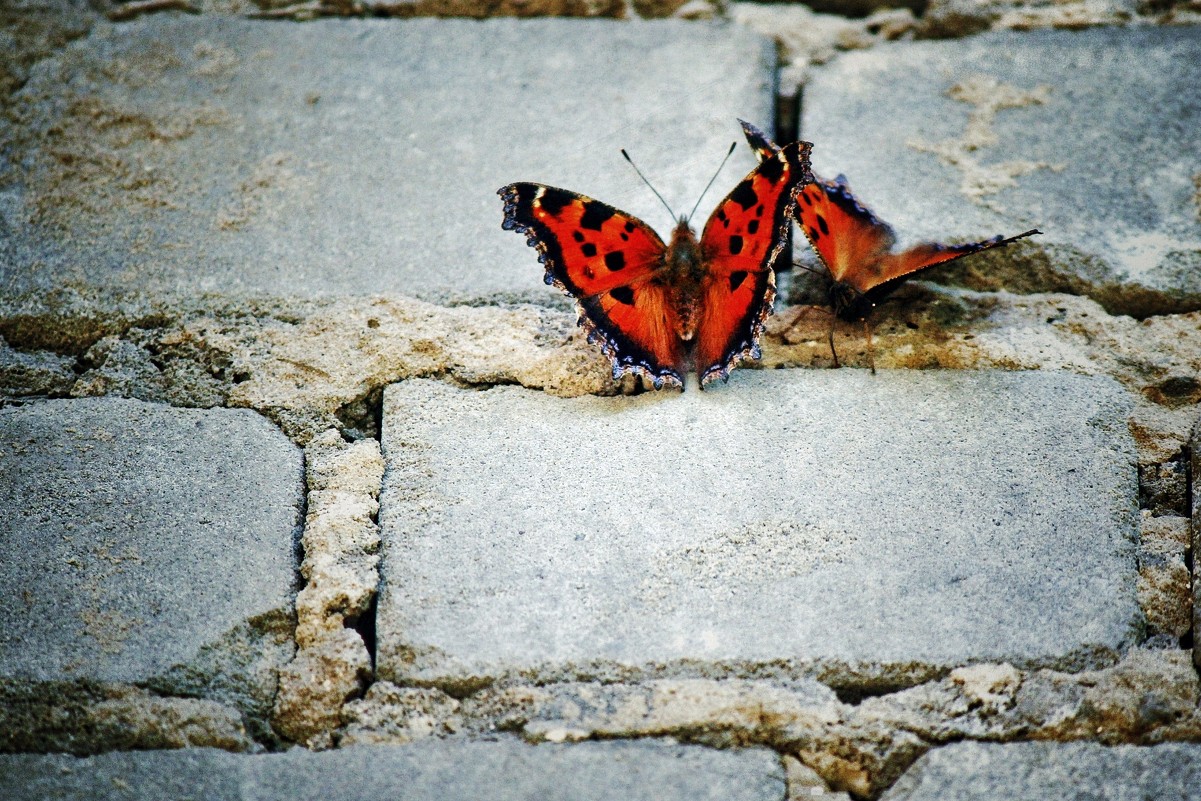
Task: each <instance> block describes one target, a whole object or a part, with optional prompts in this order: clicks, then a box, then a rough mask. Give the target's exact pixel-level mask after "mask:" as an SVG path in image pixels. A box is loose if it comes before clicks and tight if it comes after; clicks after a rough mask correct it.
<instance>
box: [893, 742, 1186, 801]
mask: <svg viewBox="0 0 1201 801" xmlns="http://www.w3.org/2000/svg"><path fill="white" fill-rule="evenodd" d="M998 799H1005V801H1144V800H1145V799H1157V801H1168V799H1171V801H1198V799H1201V745H1198V744H1196V743H1164V744H1161V745H1155V746H1149V747H1148V746H1135V745H1119V746H1104V745H1100V744H1098V743H1006V744H1000V743H974V742H964V743H955V744H954V745H948V746H946V747H943V748H936V749H934V750H933V751H930V752H929V753H927V754H926V755H925V756H923V757H922V758H921V759H919V760H918V761H917V762H916V763H914V765H913V767H911V768H910V769H909V771H908V772H907V773H906V774H905V775H904V776H902V777H901V778H900V780H899V781H898V782H897V783H896V784H895V785H893V787H892V788H891V789H889V790H888V792H886V793H885V794H884V797H883V801H927V800H928V801H998Z"/></svg>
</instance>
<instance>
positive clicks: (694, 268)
mask: <svg viewBox="0 0 1201 801" xmlns="http://www.w3.org/2000/svg"><path fill="white" fill-rule="evenodd" d="M744 125H745V123H744ZM752 127H753V126H752ZM810 148H811V145H810V144H809V143H808V142H797V143H794V144H791V145H788V146H787V147H784V148H776V149H775V150H773V152H771V153H770V154H766V155H764V156H763V157H762V158H761V159H760V164H759V166H758V167H756V168H755V169H754V170H752V171H751V173H750V174H749V175H747V176H746V178H744V179H743V180H742V181H741V182H740V183H739V184H738V185H737V186H736V187H734V190H733V191H732V192H730V194H729V195H727V196H726V198H725V200H723V201H722V202H721V203H719V204H718V206H717V208H716V209H715V210H714V211H713V214H712V215H711V216H710V217H709V220H708V222H706V223H705V228H704V232H703V233H702V234H701V238H700V239H699V240H698V239H697V237H696V234H695V233H694V232H693V230H692V227H691V226H690V225H689V221H688V218H686V217H681V218H680V220H679V223H678V224H677V225H676V228H675V230H674V231H673V232H672V235H671V242H670V244H667V245H665V244H663V240H662V239H660V238H659V236H658V235H657V234H656V233H655V232H654V231H653V230H652V229H651V228H650V226H648V225H647V224H646V223H644V222H642V221H641V220H639V219H637V218H636V217H634V216H632V215H629V214H626V213H625V212H622V211H619V210H617V209H615V208H613V207H612V206H609V205H606V204H604V203H601V202H600V201H599V200H593V199H592V198H590V197H586V196H584V195H580V194H576V193H575V192H569V191H567V190H565V189H556V188H555V187H553V186H545V185H543V184H533V183H515V184H509V185H508V186H505V187H502V188H501V189H499V190H498V191H497V194H499V195H500V196H501V198H502V199H503V200H504V204H505V206H504V212H505V218H504V223H503V225H502V227H503V228H504V229H505V230H514V231H517V232H518V233H524V234H525V235H526V240H527V243H528V244H529V245H530V246H531V247H533V248H536V249H537V251H538V253H539V254H540V255H539V257H538V260H539V261H540V262H542V263H543V264H545V265H546V283H548V284H554V285H555V286H557V287H559V288H560V289H562V290H563V291H564V292H566V293H567V294H569V295H571V296H572V297H573V298H575V300H576V303H577V305H578V306H579V312H580V318H579V324H580V325H581V326H583V327H584V329H585V330H586V331H587V332H588V340H589V341H590V342H595V341H599V342H600V345H601V348H602V349H603V350H604V352H605V355H606V356H608V357H609V358H610V359H611V360H612V362H613V377H614V379H617V378H620V377H621V376H622V375H624V374H625V373H634V374H635V375H641V376H642V377H644V378H646V379H648V380H649V381H650V382H651V383H652V384H653V385H654V387H655V389H660V388H662V387H663V386H664V385H665V384H667V385H672V386H678V387H681V388H682V387H683V386H684V375H685V374H686V373H687V372H688V369H689V367H692V368H693V369H695V370H696V372H697V373H698V374H699V375H700V380H701V388H702V389H703V388H704V386H705V384H706V383H708V382H709V381H711V380H713V379H714V378H718V377H720V378H721V379H722V380H727V379H728V378H729V375H730V371H731V370H732V369H734V367H735V366H736V365H737V364H738V363H739V362H740V361H742V360H743V359H747V358H752V359H757V358H759V356H760V351H759V336H760V334H761V333H762V331H763V321H764V320H765V319H766V318H767V316H768V315H769V314H770V313H771V307H772V302H773V300H774V299H775V289H776V279H775V273H774V271H773V269H772V265H773V264H774V263H775V260H776V258H777V257H778V256H779V254H780V252H781V250H783V248H784V246H785V244H786V243H787V242H788V237H789V233H790V231H791V227H792V222H791V217H792V214H793V207H794V205H795V203H796V189H797V187H799V186H803V185H804V184H807V183H809V182H810V181H812V180H813V176H812V173H810V171H809V150H810ZM627 158H628V156H627Z"/></svg>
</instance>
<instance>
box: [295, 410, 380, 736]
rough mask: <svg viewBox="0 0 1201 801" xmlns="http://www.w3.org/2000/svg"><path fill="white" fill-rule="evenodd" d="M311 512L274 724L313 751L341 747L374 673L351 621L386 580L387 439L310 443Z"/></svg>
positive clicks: (333, 435)
mask: <svg viewBox="0 0 1201 801" xmlns="http://www.w3.org/2000/svg"><path fill="white" fill-rule="evenodd" d="M305 462H306V465H307V482H308V496H307V507H308V509H307V514H306V517H305V526H304V535H303V537H302V539H301V545H302V546H303V547H304V561H303V562H302V563H301V566H300V572H301V575H302V576H303V577H304V578H305V580H306V582H307V583H306V585H305V587H304V589H302V590H301V591H300V592H299V594H298V595H297V596H296V645H297V651H296V657H295V658H294V659H293V660H292V662H291V663H290V664H288V665H287V666H286V667H284V668H283V669H282V670H281V671H280V684H279V692H278V694H277V696H276V700H275V709H274V711H273V713H272V718H271V722H272V726H273V727H274V728H275V730H276V731H278V732H279V733H280V734H282V735H283V736H284V737H286V738H288V739H290V740H292V741H294V742H300V743H303V744H305V745H307V746H309V747H310V748H320V747H329V746H331V745H333V740H332V736H331V732H333V730H334V729H336V728H337V727H338V726H339V725H341V723H342V718H341V708H342V705H343V704H344V703H345V702H346V701H347V700H349V699H350V698H352V697H353V696H355V695H357V694H359V693H360V692H362V689H363V687H364V685H365V684H366V682H367V681H368V679H369V678H370V676H371V655H370V654H369V653H368V652H367V646H366V644H365V643H364V642H363V639H362V637H361V636H360V635H359V633H358V632H357V631H355V630H354V629H353V628H351V627H350V625H349V624H350V623H352V622H354V621H355V620H357V619H358V618H359V617H360V616H362V615H364V614H367V613H368V609H369V606H370V603H371V599H372V598H373V597H374V596H375V591H376V586H377V585H378V583H379V572H378V569H377V565H378V562H379V555H378V551H379V543H380V537H379V526H378V524H377V522H376V515H377V514H378V513H379V491H380V484H381V482H382V481H383V476H384V460H383V456H382V454H381V452H380V446H379V442H378V441H376V440H374V439H363V440H359V441H358V442H355V443H353V444H350V443H347V442H345V441H344V440H343V439H342V436H341V435H340V434H339V433H338V432H337V431H336V430H333V429H330V430H328V431H325V432H323V433H322V434H320V435H318V436H316V437H314V438H313V439H312V440H311V441H310V442H309V444H308V446H307V447H306V448H305Z"/></svg>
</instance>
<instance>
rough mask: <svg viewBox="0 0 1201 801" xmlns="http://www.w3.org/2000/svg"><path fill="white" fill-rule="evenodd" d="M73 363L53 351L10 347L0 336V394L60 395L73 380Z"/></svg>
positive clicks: (15, 395)
mask: <svg viewBox="0 0 1201 801" xmlns="http://www.w3.org/2000/svg"><path fill="white" fill-rule="evenodd" d="M74 364H75V360H74V359H72V358H70V357H68V356H59V355H58V354H57V353H47V352H45V351H33V352H23V351H18V350H14V349H13V348H10V347H9V346H8V343H7V342H5V341H4V338H3V337H0V396H8V397H18V398H19V397H22V396H28V395H57V396H60V397H61V396H64V395H66V394H67V392H68V391H69V390H70V389H71V385H72V384H74V383H75V378H76V376H75V372H74V370H73V369H72V368H73V366H74Z"/></svg>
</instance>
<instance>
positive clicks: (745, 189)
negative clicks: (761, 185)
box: [730, 181, 759, 211]
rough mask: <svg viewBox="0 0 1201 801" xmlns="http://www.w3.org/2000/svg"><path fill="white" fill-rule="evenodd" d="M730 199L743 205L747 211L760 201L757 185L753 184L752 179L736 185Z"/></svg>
mask: <svg viewBox="0 0 1201 801" xmlns="http://www.w3.org/2000/svg"><path fill="white" fill-rule="evenodd" d="M730 200H732V201H734V202H735V203H737V204H738V205H739V206H742V208H743V210H744V211H745V210H747V209H750V208H751V207H752V206H754V205H755V204H756V203H758V202H759V196H758V195H756V194H755V187H753V186H751V182H750V181H743V182H742V183H740V184H739V185H738V186H736V187H734V191H733V192H731V193H730Z"/></svg>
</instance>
